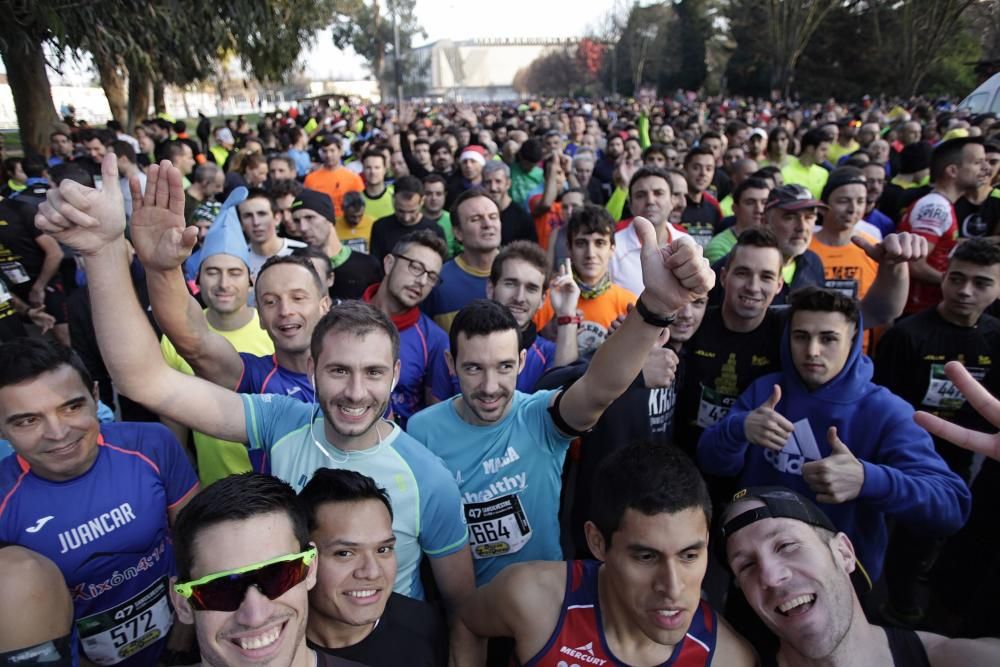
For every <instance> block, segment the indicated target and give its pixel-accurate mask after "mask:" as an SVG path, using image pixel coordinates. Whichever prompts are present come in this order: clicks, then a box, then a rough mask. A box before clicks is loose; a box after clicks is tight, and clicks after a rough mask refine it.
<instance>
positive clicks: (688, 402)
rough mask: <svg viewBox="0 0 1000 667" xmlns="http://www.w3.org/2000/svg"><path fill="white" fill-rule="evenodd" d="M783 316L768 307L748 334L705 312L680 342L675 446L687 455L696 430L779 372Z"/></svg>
mask: <svg viewBox="0 0 1000 667" xmlns="http://www.w3.org/2000/svg"><path fill="white" fill-rule="evenodd" d="M783 327H784V318H783V317H782V316H781V315H780V313H779V312H778V311H776V310H775V309H773V308H768V310H767V314H766V315H765V316H764V321H763V322H761V323H760V326H758V327H757V328H756V329H754V330H753V331H748V332H746V333H737V332H735V331H731V330H729V328H727V327H726V325H725V322H723V320H722V307H721V306H713V307H711V308H709V309H708V311H707V312H706V313H705V318H704V320H702V323H701V326H700V327H699V328H698V331H697V332H696V333H695V335H694V337H692V338H691V340H690V341H688V342H687V343H685V344H684V354H685V357H686V366H685V374H684V385H683V386H682V387H681V390H680V400H679V401H678V413H677V422H676V424H677V426H676V428H677V438H676V439H675V443H676V444H677V445H678V446H679V447H681V448H682V449H683V450H684V451H686V452H688V453H689V454H691V455H692V456H693V455H694V451H695V447H696V446H697V444H698V438H699V437H701V433H702V431H704V430H705V429H707V428H708V427H709V426H712V425H714V424H715V423H716V422H718V421H719V420H721V419H722V418H723V417H725V416H726V414H728V413H729V408H730V407H732V405H733V404H734V403H736V399H738V398H739V397H740V394H742V393H743V390H745V389H746V388H747V387H749V386H750V385H751V384H752V383H753V381H754V380H756V379H757V378H759V377H761V376H762V375H767V374H768V373H773V372H775V371H778V370H780V369H781V355H780V345H781V334H782V329H783Z"/></svg>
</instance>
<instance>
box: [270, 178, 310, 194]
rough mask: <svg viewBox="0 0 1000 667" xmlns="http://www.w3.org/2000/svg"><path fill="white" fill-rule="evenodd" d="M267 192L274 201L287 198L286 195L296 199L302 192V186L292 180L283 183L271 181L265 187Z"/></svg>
mask: <svg viewBox="0 0 1000 667" xmlns="http://www.w3.org/2000/svg"><path fill="white" fill-rule="evenodd" d="M267 192H268V194H270V195H271V197H272V198H274V199H277V198H279V197H287V196H288V195H292V196H293V197H298V196H299V194H300V193H301V192H302V184H301V183H299V182H298V181H297V180H295V179H294V178H289V179H287V180H284V181H271V182H270V183H269V184H268V186H267Z"/></svg>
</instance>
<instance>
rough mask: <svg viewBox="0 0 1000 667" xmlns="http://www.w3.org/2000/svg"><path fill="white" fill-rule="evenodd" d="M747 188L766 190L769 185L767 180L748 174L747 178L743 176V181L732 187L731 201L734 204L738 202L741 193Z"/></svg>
mask: <svg viewBox="0 0 1000 667" xmlns="http://www.w3.org/2000/svg"><path fill="white" fill-rule="evenodd" d="M747 190H767V191H770V190H771V186H770V185H768V184H767V181H765V180H764V179H762V178H755V177H754V176H750V177H749V178H745V179H743V181H742V182H741V183H740V184H739V185H737V186H736V187H735V188H733V203H734V204H739V203H740V197H742V196H743V193H744V192H746V191H747Z"/></svg>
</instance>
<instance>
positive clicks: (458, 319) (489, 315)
mask: <svg viewBox="0 0 1000 667" xmlns="http://www.w3.org/2000/svg"><path fill="white" fill-rule="evenodd" d="M498 331H513V332H515V333H517V334H518V336H520V328H519V327H518V326H517V320H515V319H514V316H513V315H511V314H510V311H509V310H507V309H506V308H505V307H504V306H501V305H500V304H499V303H497V302H496V301H491V300H489V299H475V300H473V301H471V302H469V303H468V305H466V306H465V307H464V308H462V309H461V310H459V311H458V314H457V315H455V319H454V320H452V323H451V330H450V331H449V332H448V343H449V349H450V350H451V356H452V358H453V359H455V360H456V361H458V335H459V334H465V336H466V338H471V337H473V336H488V335H490V334H491V333H496V332H498Z"/></svg>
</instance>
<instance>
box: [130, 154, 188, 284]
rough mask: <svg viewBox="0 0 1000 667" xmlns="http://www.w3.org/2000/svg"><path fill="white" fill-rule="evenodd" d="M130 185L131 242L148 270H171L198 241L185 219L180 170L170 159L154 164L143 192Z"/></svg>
mask: <svg viewBox="0 0 1000 667" xmlns="http://www.w3.org/2000/svg"><path fill="white" fill-rule="evenodd" d="M129 186H130V187H131V188H132V202H133V209H132V244H133V245H134V246H135V252H136V254H138V255H139V261H141V262H142V265H143V266H144V267H145V268H146V270H147V271H170V270H172V269H176V268H177V267H179V266H181V265H182V264H183V263H184V260H185V259H187V258H188V257H189V256H190V255H191V250H192V249H193V248H194V245H195V243H196V242H197V241H198V228H197V227H196V226H194V225H190V226H188V225H187V224H186V223H185V221H184V185H183V182H182V177H181V172H180V170H178V169H177V168H176V167H174V166H173V165H172V164H170V162H169V161H167V160H164V161H163V162H161V163H160V164H158V165H156V164H154V165H153V166H151V167H150V168H149V173H148V174H147V177H146V192H145V193H143V192H141V191H140V190H139V184H138V182H132V183H129Z"/></svg>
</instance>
